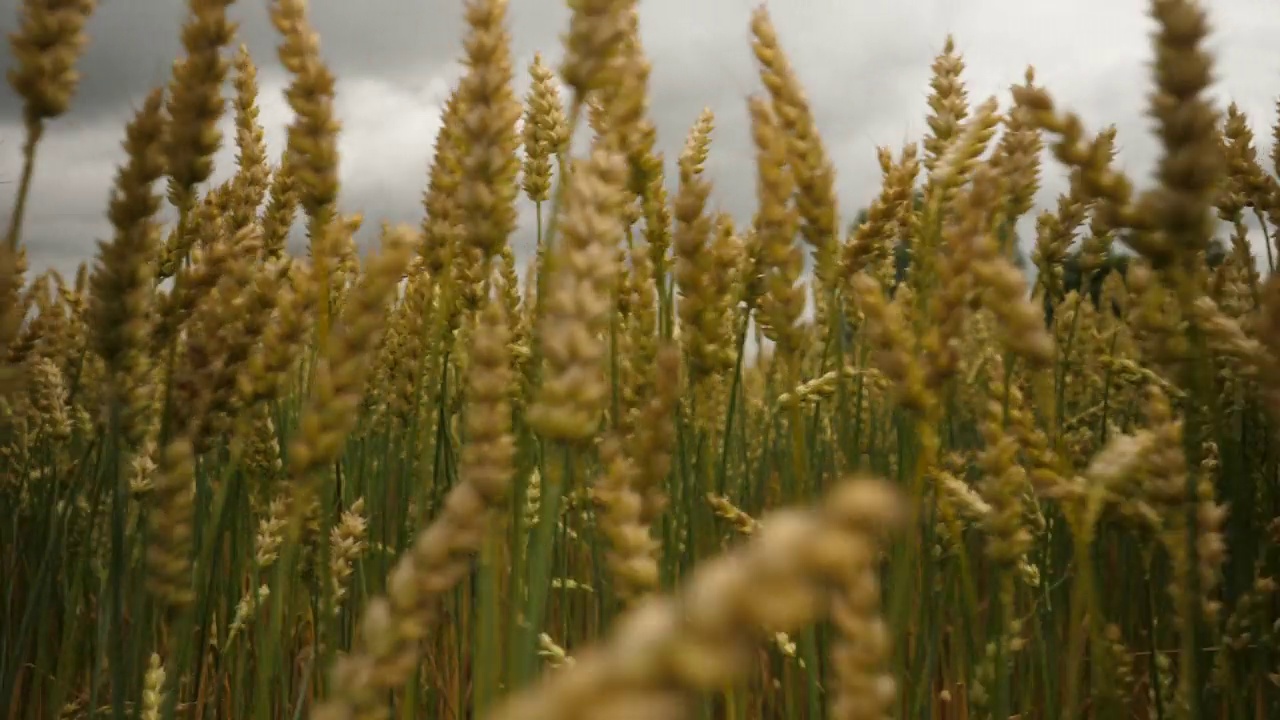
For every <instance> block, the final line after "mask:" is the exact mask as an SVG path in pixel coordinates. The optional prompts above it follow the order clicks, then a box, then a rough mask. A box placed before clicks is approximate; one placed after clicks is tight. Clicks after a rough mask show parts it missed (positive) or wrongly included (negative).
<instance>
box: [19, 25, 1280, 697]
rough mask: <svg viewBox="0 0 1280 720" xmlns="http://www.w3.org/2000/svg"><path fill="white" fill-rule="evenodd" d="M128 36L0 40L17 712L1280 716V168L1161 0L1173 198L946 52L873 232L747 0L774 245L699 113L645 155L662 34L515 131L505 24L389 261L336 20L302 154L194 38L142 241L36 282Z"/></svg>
mask: <svg viewBox="0 0 1280 720" xmlns="http://www.w3.org/2000/svg"><path fill="white" fill-rule="evenodd" d="M95 4H96V3H95V0H24V1H23V2H22V3H21V6H20V11H19V17H18V23H17V26H16V27H17V30H16V32H15V33H14V34H13V35H12V37H11V45H12V51H13V53H14V55H15V63H14V66H13V70H12V71H11V73H10V75H9V83H10V85H11V86H12V88H13V89H14V90H15V91H16V94H17V96H18V97H19V98H20V100H21V102H22V103H23V108H24V114H23V117H24V120H25V132H26V140H25V144H24V146H23V159H24V165H23V168H22V172H21V175H20V176H19V181H18V183H16V199H15V202H14V204H13V208H14V210H13V213H12V216H11V219H10V221H9V222H8V223H7V230H6V235H5V240H4V243H3V246H2V247H0V517H3V518H4V521H3V523H2V524H0V586H2V587H0V596H2V597H3V600H2V601H0V707H3V708H4V710H3V711H0V715H2V716H4V717H6V718H10V719H12V720H34V719H36V718H55V717H56V718H97V717H112V718H123V717H138V718H143V719H144V720H151V719H153V718H162V717H163V718H171V717H182V718H257V719H262V720H266V719H275V718H300V717H303V716H306V717H311V718H316V719H317V720H320V719H323V720H357V719H358V720H373V719H381V718H392V717H394V718H419V717H425V718H464V717H465V718H481V717H486V718H493V719H495V720H507V719H510V720H536V719H539V718H546V719H547V720H550V719H552V718H560V719H565V720H569V719H579V720H596V719H598V720H605V719H608V720H614V719H638V718H664V719H666V718H679V717H684V718H690V719H691V720H692V719H694V718H700V719H703V720H709V719H710V718H726V719H727V720H746V719H754V718H762V717H777V718H801V717H804V718H811V719H815V720H816V719H817V718H820V717H830V718H833V719H836V720H856V719H859V718H867V719H871V718H887V717H904V718H906V717H911V718H970V717H978V718H998V719H999V720H1005V718H1011V717H1018V718H1024V719H1030V718H1045V719H1057V718H1065V719H1068V720H1074V719H1075V718H1080V717H1091V718H1117V719H1119V718H1135V717H1142V718H1161V719H1163V718H1206V717H1215V718H1245V717H1257V718H1264V717H1280V613H1278V612H1277V611H1278V609H1280V606H1278V602H1277V601H1278V598H1277V597H1276V595H1277V593H1276V589H1277V580H1276V573H1277V572H1278V571H1280V552H1278V549H1280V497H1277V491H1278V490H1280V488H1278V486H1277V473H1278V472H1280V442H1277V434H1276V432H1277V427H1280V424H1278V423H1280V276H1277V275H1276V274H1275V273H1274V272H1268V273H1266V274H1265V276H1264V274H1263V273H1262V272H1260V270H1259V269H1258V268H1259V267H1262V268H1265V269H1267V270H1271V269H1272V265H1273V250H1272V245H1271V242H1272V237H1271V235H1272V234H1274V233H1275V232H1277V231H1280V180H1277V175H1276V174H1273V173H1272V172H1271V171H1272V170H1274V171H1280V142H1277V143H1276V144H1275V147H1276V148H1277V149H1276V150H1273V152H1272V156H1271V158H1270V164H1271V165H1272V166H1273V167H1272V168H1270V169H1264V167H1263V164H1262V161H1261V160H1260V159H1259V158H1258V156H1257V151H1256V149H1255V147H1254V139H1253V135H1252V133H1251V131H1250V129H1249V125H1248V123H1247V121H1246V118H1244V117H1243V116H1242V114H1241V113H1240V112H1239V111H1238V109H1237V108H1235V107H1234V106H1232V107H1229V108H1227V109H1226V110H1225V112H1220V111H1219V110H1217V109H1216V108H1215V107H1214V105H1213V103H1211V102H1210V100H1208V99H1207V97H1206V88H1207V86H1208V85H1209V84H1210V82H1211V80H1212V63H1211V58H1210V57H1209V55H1208V54H1207V53H1206V51H1205V50H1204V48H1203V45H1204V40H1205V37H1206V34H1207V33H1208V24H1207V20H1206V17H1205V13H1204V11H1203V10H1202V9H1201V8H1200V7H1199V6H1198V5H1197V3H1196V2H1194V1H1193V0H1151V2H1150V10H1151V13H1152V16H1153V17H1154V19H1155V21H1156V23H1157V25H1158V31H1157V32H1156V33H1155V35H1154V37H1153V45H1154V57H1155V60H1154V63H1153V77H1154V87H1153V89H1152V91H1151V94H1150V96H1149V97H1150V116H1151V118H1152V120H1153V122H1154V125H1155V127H1156V130H1157V132H1158V136H1159V140H1160V142H1161V146H1162V149H1163V152H1162V155H1161V157H1160V160H1159V164H1158V171H1157V173H1156V177H1155V181H1154V182H1153V183H1152V187H1150V188H1149V189H1144V190H1140V189H1137V188H1135V186H1134V184H1133V182H1132V181H1131V180H1130V179H1129V178H1127V177H1126V176H1125V175H1124V174H1123V173H1122V172H1120V171H1119V170H1117V169H1116V167H1115V166H1114V162H1113V161H1114V155H1115V147H1116V141H1117V140H1116V134H1115V132H1114V130H1113V129H1107V128H1102V129H1094V130H1088V129H1086V128H1085V127H1083V125H1082V123H1081V121H1080V120H1079V119H1078V118H1077V117H1076V116H1075V115H1073V114H1071V113H1070V112H1067V111H1065V110H1061V109H1059V108H1058V107H1056V106H1055V104H1054V102H1053V101H1052V99H1051V97H1050V94H1049V93H1048V92H1047V91H1046V90H1045V89H1044V88H1042V87H1039V86H1038V85H1037V84H1036V82H1035V76H1034V73H1033V72H1032V71H1031V70H1028V71H1027V72H1026V76H1025V81H1024V82H1023V83H1022V84H1020V85H1017V86H1014V87H1013V88H1012V89H1011V96H1012V97H1011V102H1009V103H1008V105H1007V107H1004V108H1002V107H1001V105H1000V103H999V101H998V99H997V98H994V97H993V98H991V99H988V100H984V101H982V102H980V103H976V104H974V103H972V102H971V101H970V100H969V99H968V98H967V95H966V90H965V86H964V81H963V79H962V74H963V70H964V63H963V60H962V57H961V55H960V53H959V52H958V51H957V49H956V47H955V46H954V44H953V43H952V42H950V41H948V42H947V43H946V46H945V48H944V50H943V51H942V52H941V53H940V54H939V55H938V56H937V59H936V62H935V64H934V66H933V80H932V83H931V87H932V90H931V94H930V97H929V108H930V114H929V117H928V128H929V129H928V132H927V134H926V136H925V137H924V138H923V139H922V140H921V142H920V143H919V145H917V144H916V143H910V144H907V145H905V146H904V147H901V148H897V149H892V148H881V149H880V150H879V152H878V159H879V164H880V167H881V169H882V171H883V181H882V184H881V187H880V189H879V191H878V193H877V195H876V196H875V197H874V198H873V199H870V201H869V204H868V205H867V208H866V210H865V211H864V212H862V213H861V214H859V216H858V219H857V220H856V221H853V222H852V223H849V225H848V228H847V229H845V228H843V227H842V222H846V221H842V218H841V215H840V212H839V210H838V208H837V204H836V194H835V189H834V185H835V173H834V169H833V166H832V161H831V158H830V156H829V154H828V152H827V151H826V149H824V146H823V142H822V140H821V137H820V136H819V133H818V131H817V129H816V127H815V123H814V119H813V113H812V111H811V109H810V106H809V104H808V101H807V100H806V95H805V92H804V90H803V89H802V87H801V83H800V80H799V78H798V77H797V75H796V73H795V71H794V69H793V68H792V67H791V65H790V64H789V63H788V60H787V56H786V54H785V52H784V50H783V48H782V46H781V44H780V41H779V38H778V36H777V33H776V32H775V30H774V27H773V25H772V23H771V21H770V16H769V14H768V12H767V11H766V10H765V9H764V8H763V7H761V8H759V9H757V10H756V11H755V12H754V14H753V15H752V18H751V26H750V42H751V47H752V49H753V51H754V56H755V59H756V61H757V65H758V70H759V79H760V84H761V86H762V91H761V92H760V93H759V94H757V95H754V96H752V97H751V98H750V99H749V111H750V118H751V130H752V138H753V141H754V150H755V159H756V169H757V184H756V188H757V199H756V200H757V207H756V210H755V214H754V216H753V217H752V218H751V219H750V222H749V223H745V224H744V223H742V222H741V221H739V222H738V223H735V220H734V219H733V218H731V217H730V216H729V215H728V214H725V213H721V212H717V211H715V209H714V203H713V201H712V199H711V193H712V189H713V188H712V183H711V181H710V180H709V179H708V177H707V176H706V174H705V173H704V165H705V162H706V159H707V156H708V153H709V151H710V145H711V135H712V132H713V127H714V118H713V116H712V115H711V113H710V112H704V113H703V115H702V116H701V117H699V118H698V119H697V122H696V124H695V125H694V126H693V127H692V129H691V131H690V133H689V136H688V139H687V142H686V143H685V146H684V149H683V151H682V152H681V154H680V156H679V158H678V159H677V161H676V163H675V165H674V168H670V167H669V166H668V164H667V163H666V162H665V161H664V158H663V157H662V155H661V153H660V152H658V151H657V150H656V140H655V127H654V124H653V122H652V119H651V118H650V115H649V108H648V104H647V103H648V97H649V92H648V88H647V83H648V75H649V64H648V61H647V60H646V57H645V54H644V49H643V47H642V44H641V42H640V39H639V34H638V29H637V14H636V5H637V1H636V0H574V2H572V3H571V6H572V15H571V20H570V24H569V28H568V30H567V32H566V33H565V34H564V36H563V61H562V63H561V64H560V65H559V67H558V68H556V69H552V68H551V67H549V66H548V65H546V64H544V62H543V61H542V60H541V59H539V58H537V57H535V59H534V61H533V63H532V64H531V66H530V67H529V68H528V72H529V74H530V76H531V80H532V82H531V84H530V88H531V89H530V90H529V92H528V96H527V98H525V99H524V100H523V102H522V101H521V99H520V98H518V97H517V96H516V93H515V91H514V89H513V88H514V83H515V78H514V72H515V70H514V69H513V66H512V57H511V49H510V38H509V35H508V30H507V28H506V25H507V18H506V13H507V7H506V4H507V0H467V2H466V3H465V5H464V6H463V7H464V12H465V17H466V37H465V41H464V46H463V47H464V54H465V63H464V68H465V69H464V73H463V76H462V77H461V79H460V81H459V82H458V84H457V86H456V87H455V88H454V90H453V93H452V95H451V96H450V98H449V100H448V103H447V105H446V106H445V108H444V111H443V121H442V129H441V131H440V133H439V135H438V137H437V138H436V141H435V149H434V157H433V160H432V162H431V165H430V168H429V175H428V177H427V179H426V190H425V193H424V194H423V198H422V205H423V208H424V214H423V220H422V223H421V225H420V226H419V227H410V226H392V225H383V227H381V228H380V229H378V230H376V231H375V232H373V233H368V234H366V237H370V236H376V238H377V239H376V245H377V246H378V248H377V250H376V251H375V252H372V253H370V254H369V255H368V256H362V255H361V253H360V252H359V246H360V241H359V240H358V238H359V237H360V236H361V234H362V233H361V226H362V217H361V216H360V215H359V214H348V213H345V212H342V211H340V209H339V206H340V202H339V191H340V187H339V181H338V177H339V176H338V152H337V146H338V134H339V131H340V128H339V123H338V121H337V120H336V119H335V114H334V87H335V82H334V76H333V74H332V73H331V71H330V70H329V68H328V67H326V65H325V62H324V60H323V58H322V55H321V52H320V47H319V42H318V38H317V35H316V32H315V31H314V30H313V28H312V26H311V25H310V24H309V21H308V14H307V4H306V2H305V0H273V2H272V3H271V8H270V12H271V18H272V20H273V23H274V25H275V27H276V29H277V30H278V31H279V36H280V44H279V48H278V54H279V60H280V62H281V63H282V65H283V66H284V68H285V69H286V70H287V71H288V73H289V78H290V83H289V86H288V89H287V91H286V95H287V99H288V103H289V106H290V107H291V109H292V111H293V116H292V120H291V123H290V125H289V126H288V130H287V147H286V148H285V150H284V152H283V153H282V155H281V157H280V158H279V159H278V161H276V162H272V160H271V159H270V158H269V157H268V156H267V153H266V147H265V143H264V139H263V137H264V133H263V128H262V127H261V125H260V124H259V121H258V109H257V105H256V102H257V101H256V95H257V81H256V70H255V65H254V62H253V60H252V59H251V58H250V56H249V54H248V52H247V51H246V50H245V49H244V48H243V47H240V49H239V51H238V52H236V51H235V50H234V47H233V46H234V45H235V44H237V43H236V41H235V38H236V32H237V29H236V26H235V24H234V23H233V22H231V21H229V20H228V16H227V11H228V6H229V5H230V4H231V0H190V2H189V14H188V16H187V20H186V23H185V25H184V27H183V29H182V45H183V48H184V51H183V53H184V54H183V55H182V57H180V58H179V59H178V61H177V62H176V63H175V64H174V66H173V73H172V79H171V80H170V81H169V82H168V83H167V84H166V85H165V86H164V87H158V88H156V89H155V90H154V91H153V92H151V93H150V94H149V95H147V96H146V98H145V100H143V101H141V103H140V104H139V105H138V106H137V107H136V113H135V115H134V117H133V119H132V121H131V122H130V123H129V124H128V126H127V128H126V129H125V132H124V140H123V145H124V150H125V157H126V159H125V160H124V161H123V164H122V165H121V166H120V167H119V169H118V172H117V173H116V175H115V179H114V185H113V187H112V188H111V190H110V193H109V202H108V208H107V214H108V217H109V219H110V224H111V227H112V232H111V234H110V237H108V238H107V239H105V240H104V241H102V242H100V243H99V245H98V247H97V256H96V259H95V260H94V261H93V262H92V263H91V264H90V263H86V264H85V265H82V266H81V267H80V269H79V271H78V272H77V273H76V276H75V278H74V279H72V280H68V279H66V278H64V277H62V276H60V275H59V274H58V273H56V272H53V271H49V272H44V273H41V274H36V275H34V276H33V277H30V278H28V277H27V267H26V265H27V259H26V258H27V256H26V251H25V250H24V246H23V243H22V242H21V229H22V224H23V223H22V209H23V207H24V205H25V204H26V201H27V196H28V194H29V188H30V185H31V183H30V179H31V175H32V172H33V168H34V167H35V165H36V156H37V151H38V149H39V145H40V140H41V137H42V135H43V134H44V132H45V130H46V128H47V127H48V126H49V123H50V122H51V121H53V120H54V119H55V118H57V117H59V116H60V115H62V114H64V113H65V112H66V111H67V110H68V107H69V105H70V102H71V100H72V97H73V95H74V93H75V90H76V87H77V73H76V70H75V67H76V64H77V62H78V59H79V57H80V55H81V52H82V49H83V47H84V45H85V43H86V41H87V39H86V37H85V31H84V28H85V24H86V21H87V19H88V17H89V16H90V15H91V13H92V12H93V11H94V9H95ZM228 76H229V79H230V81H231V83H230V84H231V88H230V90H229V92H228V94H229V95H230V103H229V104H230V108H229V110H228V109H227V108H225V107H224V104H225V101H224V97H223V91H224V85H225V84H227V80H228ZM560 88H563V90H561V89H560ZM562 92H563V93H564V94H565V95H567V97H561V93H562ZM224 112H231V113H233V114H234V127H235V136H234V138H233V140H234V142H235V145H236V147H237V149H238V154H237V157H236V161H237V166H236V170H235V172H234V173H233V174H232V175H231V177H230V179H228V180H227V181H226V182H223V183H221V184H213V183H212V181H211V180H210V178H211V175H212V172H213V161H212V158H213V156H214V155H215V153H216V151H217V150H218V149H219V147H220V146H221V145H222V143H223V142H224V138H223V137H222V134H221V133H220V132H219V130H218V126H219V122H220V118H221V117H222V116H223V114H224ZM579 122H585V123H587V124H588V125H589V127H590V130H591V133H590V142H589V147H574V145H577V144H580V143H577V142H575V140H574V138H575V137H579V136H583V135H585V134H586V133H581V134H580V133H575V129H576V128H577V126H578V124H579ZM1275 134H1276V138H1277V140H1278V141H1280V127H1278V128H1277V130H1276V133H1275ZM1044 151H1048V152H1044ZM1042 155H1051V156H1052V157H1053V158H1056V161H1057V162H1058V163H1059V164H1060V165H1061V166H1063V167H1064V168H1065V169H1066V171H1067V172H1068V173H1069V178H1070V182H1069V184H1068V189H1067V191H1066V192H1065V193H1064V194H1063V195H1062V196H1061V197H1060V198H1059V199H1058V202H1057V206H1056V208H1055V209H1053V210H1047V211H1044V212H1040V213H1039V214H1038V215H1037V216H1036V217H1035V220H1034V227H1035V238H1034V250H1033V254H1032V258H1031V259H1032V261H1033V262H1034V265H1035V272H1034V274H1030V273H1027V272H1024V270H1023V269H1022V268H1021V267H1020V266H1019V263H1018V261H1017V258H1018V249H1017V238H1016V236H1015V234H1014V231H1013V229H1014V227H1015V225H1016V224H1017V223H1018V221H1019V220H1020V219H1021V218H1023V217H1024V216H1025V215H1027V214H1028V213H1031V212H1032V211H1033V208H1034V202H1033V198H1034V195H1035V193H1036V191H1037V189H1038V187H1039V179H1040V175H1041V172H1042V170H1041V167H1040V162H1041V156H1042ZM57 170H58V169H57V168H50V169H49V171H50V172H57ZM672 171H674V173H675V177H674V178H672V177H670V175H669V173H670V172H672ZM160 180H164V182H165V188H166V192H165V194H163V195H162V194H160V193H159V192H158V190H157V189H156V188H155V185H156V183H157V181H160ZM202 186H203V187H202ZM521 195H523V196H525V197H523V198H522V197H521ZM166 202H167V203H168V204H169V205H171V206H172V207H171V210H172V211H173V212H172V216H173V217H176V221H174V222H171V223H170V222H165V221H163V219H162V215H164V214H165V212H166V208H164V207H163V204H164V203H166ZM523 202H532V203H533V204H534V205H535V206H536V208H537V219H538V228H537V238H538V245H537V253H536V257H535V258H534V260H532V261H531V262H530V267H529V270H528V272H527V273H522V272H521V270H520V269H519V268H518V266H517V263H516V260H515V258H514V255H513V252H512V248H511V244H510V239H511V237H512V235H513V233H514V231H515V230H516V225H517V220H518V217H519V214H518V205H519V203H523ZM295 222H299V223H305V228H306V238H307V241H308V243H309V247H308V249H307V252H306V254H305V257H294V256H292V255H291V254H290V253H288V252H287V251H286V239H287V237H288V235H289V233H290V229H291V228H292V227H293V225H294V224H295ZM1246 223H1249V224H1246ZM1249 225H1253V230H1252V231H1250V230H1249ZM1259 226H1260V228H1261V229H1260V230H1259V229H1258V228H1259ZM1219 235H1221V237H1222V238H1224V239H1219ZM1264 249H1265V258H1266V259H1265V262H1263V261H1261V260H1259V259H1255V257H1254V252H1255V251H1256V252H1258V253H1262V252H1263V250H1264ZM806 254H808V255H809V256H810V257H808V258H806ZM756 347H759V348H760V350H759V352H758V353H757V352H755V351H754V350H752V349H753V348H756ZM748 350H751V351H748Z"/></svg>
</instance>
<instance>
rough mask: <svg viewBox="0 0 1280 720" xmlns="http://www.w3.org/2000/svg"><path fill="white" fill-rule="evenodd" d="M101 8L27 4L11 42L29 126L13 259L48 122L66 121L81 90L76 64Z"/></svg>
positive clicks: (66, 1) (43, 0)
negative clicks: (95, 13) (61, 118)
mask: <svg viewBox="0 0 1280 720" xmlns="http://www.w3.org/2000/svg"><path fill="white" fill-rule="evenodd" d="M97 6H98V3H97V0H23V3H22V7H21V8H20V10H19V18H20V20H19V29H18V32H16V33H13V34H12V35H10V36H9V45H10V47H11V48H12V50H13V57H14V60H16V61H17V62H16V67H14V68H13V69H11V70H9V85H10V86H11V87H13V89H14V91H15V92H17V93H18V95H19V96H20V97H21V98H22V100H23V106H22V119H23V122H24V124H25V125H26V139H25V141H24V142H23V145H22V179H21V180H20V181H19V182H18V194H17V196H16V198H15V199H14V203H13V214H12V215H11V216H10V217H9V228H8V231H7V233H6V234H5V243H4V245H5V248H6V249H7V251H8V252H10V253H14V252H16V251H17V248H18V234H19V233H20V232H21V230H22V214H23V209H24V208H25V207H26V201H27V194H28V193H29V192H30V190H31V177H32V174H33V173H34V172H35V163H36V146H37V145H39V144H40V138H41V137H42V136H43V135H44V126H45V121H47V120H51V119H53V118H56V117H58V116H59V115H62V114H63V113H65V112H66V111H67V108H68V107H69V106H70V105H71V96H72V95H74V94H75V91H76V87H77V86H78V85H79V84H80V73H78V72H76V62H77V61H78V60H79V59H80V55H81V54H82V53H83V52H84V48H85V44H86V43H87V41H88V38H87V37H86V36H85V34H84V26H85V23H87V22H88V21H89V16H90V15H91V14H93V11H94V9H96V8H97Z"/></svg>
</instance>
